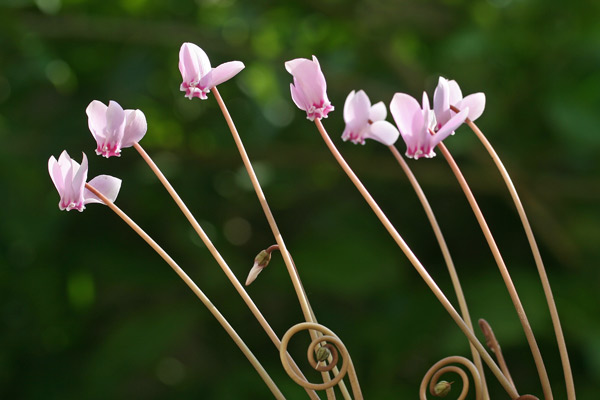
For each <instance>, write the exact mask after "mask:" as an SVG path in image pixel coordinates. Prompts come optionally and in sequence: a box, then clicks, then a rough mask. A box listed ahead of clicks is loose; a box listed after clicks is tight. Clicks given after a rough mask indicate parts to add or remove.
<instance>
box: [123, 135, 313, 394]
mask: <svg viewBox="0 0 600 400" xmlns="http://www.w3.org/2000/svg"><path fill="white" fill-rule="evenodd" d="M133 147H134V148H135V149H136V150H137V151H138V153H139V154H140V156H141V157H142V158H143V159H144V161H145V162H146V163H147V164H148V166H149V167H150V169H151V170H152V172H154V174H155V175H156V177H157V178H158V180H159V181H160V182H161V183H162V184H163V186H164V187H165V189H166V190H167V192H168V193H169V195H171V197H172V198H173V200H174V201H175V203H176V204H177V206H178V207H179V209H180V210H181V212H182V213H183V215H185V217H186V218H187V220H188V222H189V223H190V224H191V225H192V228H193V229H194V231H196V234H198V237H200V239H201V240H202V242H203V243H204V245H205V246H206V248H207V249H208V251H209V252H210V254H211V255H212V256H213V258H214V259H215V261H217V264H219V266H220V267H221V269H222V270H223V272H224V273H225V275H226V276H227V278H228V279H229V281H230V282H231V283H232V285H233V287H234V288H235V289H236V291H237V292H238V294H239V295H240V297H241V298H242V300H244V303H246V305H247V306H248V308H249V309H250V311H251V312H252V314H253V315H254V317H255V318H256V320H257V321H258V323H259V324H260V326H261V327H262V328H263V329H264V331H265V332H266V333H267V336H269V338H270V339H271V341H272V342H273V344H274V345H275V347H276V348H277V350H279V347H280V346H281V341H280V340H279V337H277V335H276V334H275V331H273V328H271V325H269V323H268V322H267V320H266V319H265V317H264V316H263V315H262V313H261V312H260V310H259V309H258V307H257V306H256V304H254V301H253V300H252V299H251V298H250V296H249V295H248V292H246V290H245V289H244V287H243V286H242V284H241V283H240V281H239V280H238V279H237V277H236V276H235V274H234V273H233V271H231V268H229V265H227V262H226V261H225V259H224V258H223V257H222V256H221V254H220V253H219V251H218V250H217V248H216V247H215V245H214V244H213V243H212V241H211V240H210V238H209V237H208V235H207V234H206V232H204V229H202V227H201V226H200V224H199V223H198V221H197V220H196V218H194V215H193V214H192V213H191V212H190V210H189V209H188V207H187V206H186V205H185V203H184V202H183V200H182V199H181V197H179V194H177V192H176V191H175V189H174V188H173V186H172V185H171V183H170V182H169V181H168V180H167V178H166V177H165V175H164V174H163V173H162V171H161V170H160V168H158V166H157V165H156V163H154V161H153V160H152V158H150V156H149V155H148V153H146V151H145V150H144V149H143V148H142V146H141V145H140V144H139V143H135V144H134V145H133ZM288 356H289V355H288ZM290 364H291V365H292V367H293V368H296V369H297V368H298V367H297V365H296V364H295V362H294V361H293V360H291V359H290ZM298 371H299V369H298ZM309 396H310V397H311V398H312V399H313V400H314V399H317V398H318V396H317V395H316V393H315V392H314V391H310V392H309Z"/></svg>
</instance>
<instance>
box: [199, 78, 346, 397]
mask: <svg viewBox="0 0 600 400" xmlns="http://www.w3.org/2000/svg"><path fill="white" fill-rule="evenodd" d="M211 90H212V92H213V94H214V96H215V99H216V100H217V103H218V104H219V108H220V109H221V112H222V113H223V117H224V118H225V121H226V122H227V126H228V127H229V130H230V131H231V135H232V136H233V140H234V142H235V144H236V146H237V148H238V151H239V153H240V156H241V157H242V161H243V163H244V167H245V168H246V171H247V172H248V176H249V177H250V181H251V182H252V186H253V187H254V191H255V192H256V196H257V197H258V201H259V202H260V205H261V206H262V209H263V211H264V213H265V216H266V218H267V221H268V223H269V226H270V227H271V231H272V232H273V236H275V241H276V242H277V244H278V245H279V251H280V252H281V255H282V256H283V261H284V263H285V265H286V267H287V270H288V274H289V275H290V278H291V280H292V284H293V286H294V290H295V291H296V296H298V301H299V302H300V307H301V309H302V313H303V314H304V319H305V321H306V322H315V323H316V322H317V321H316V319H315V318H314V314H313V313H312V311H311V307H310V304H309V302H308V297H307V296H306V294H305V292H304V290H303V288H302V283H301V282H300V276H299V275H298V272H297V270H296V268H295V267H294V262H293V261H292V257H291V255H290V253H289V251H288V249H287V247H286V246H285V242H284V241H283V236H281V232H280V231H279V228H278V227H277V223H276V222H275V217H273V213H272V212H271V208H270V207H269V204H268V203H267V199H266V197H265V194H264V193H263V190H262V188H261V186H260V182H259V181H258V178H257V177H256V173H255V172H254V168H253V167H252V163H251V162H250V158H249V157H248V153H246V149H245V148H244V144H243V143H242V139H241V138H240V134H239V133H238V131H237V128H236V127H235V123H234V122H233V119H232V118H231V115H230V114H229V111H228V110H227V106H226V105H225V102H224V101H223V98H222V97H221V94H220V93H219V91H218V90H217V88H216V87H214V88H212V89H211ZM310 335H311V338H313V339H314V338H315V337H317V336H318V335H319V334H318V333H316V332H314V331H310ZM322 376H323V380H324V381H325V382H328V381H329V379H330V378H329V373H327V372H323V373H322ZM327 398H328V399H333V398H335V395H334V394H333V388H330V389H327Z"/></svg>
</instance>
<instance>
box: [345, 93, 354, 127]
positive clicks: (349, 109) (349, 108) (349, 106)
mask: <svg viewBox="0 0 600 400" xmlns="http://www.w3.org/2000/svg"><path fill="white" fill-rule="evenodd" d="M355 95H356V90H353V91H351V92H350V93H348V96H347V97H346V101H345V102H344V122H346V123H348V122H349V121H352V120H353V119H354V103H353V99H354V96H355Z"/></svg>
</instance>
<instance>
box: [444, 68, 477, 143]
mask: <svg viewBox="0 0 600 400" xmlns="http://www.w3.org/2000/svg"><path fill="white" fill-rule="evenodd" d="M450 106H454V107H456V108H457V109H459V110H462V109H464V108H468V109H469V115H468V116H467V118H469V119H470V120H471V121H475V120H476V119H477V118H479V117H480V116H481V114H482V113H483V110H484V109H485V94H483V93H481V92H480V93H473V94H470V95H468V96H467V97H465V98H463V96H462V91H461V90H460V87H459V86H458V83H456V81H454V80H448V79H446V78H442V77H441V76H440V79H439V81H438V85H437V87H436V88H435V92H434V93H433V111H434V112H435V118H436V120H437V126H436V130H438V129H439V127H440V126H442V125H444V124H445V123H446V122H448V121H450V118H452V116H453V115H456V112H454V111H452V110H451V109H450ZM452 134H454V132H452Z"/></svg>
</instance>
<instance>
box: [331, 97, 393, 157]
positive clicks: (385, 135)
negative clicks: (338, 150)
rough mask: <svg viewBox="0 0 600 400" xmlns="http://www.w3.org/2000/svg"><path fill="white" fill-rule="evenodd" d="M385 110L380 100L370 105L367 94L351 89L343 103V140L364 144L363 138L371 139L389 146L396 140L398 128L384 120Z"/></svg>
mask: <svg viewBox="0 0 600 400" xmlns="http://www.w3.org/2000/svg"><path fill="white" fill-rule="evenodd" d="M386 117H387V110H386V108H385V105H384V104H383V102H382V101H380V102H379V103H377V104H375V105H373V106H371V101H370V100H369V97H368V96H367V94H366V93H365V92H364V91H362V90H359V91H358V92H356V91H354V90H353V91H352V92H350V94H349V95H348V97H347V98H346V103H345V104H344V121H345V122H346V128H345V129H344V132H343V133H342V139H343V140H344V141H346V140H350V141H351V142H352V143H354V144H357V143H360V144H365V139H373V140H376V141H378V142H380V143H383V144H385V145H386V146H390V145H392V144H394V143H395V142H396V140H398V136H399V135H400V134H399V133H398V130H397V129H396V128H395V127H394V125H392V124H391V123H389V122H387V121H385V118H386Z"/></svg>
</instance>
